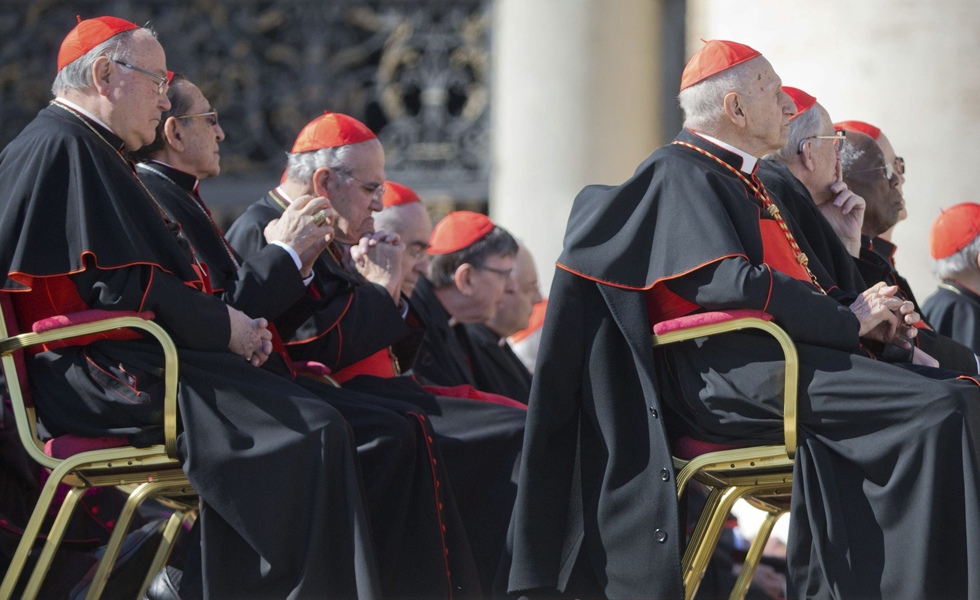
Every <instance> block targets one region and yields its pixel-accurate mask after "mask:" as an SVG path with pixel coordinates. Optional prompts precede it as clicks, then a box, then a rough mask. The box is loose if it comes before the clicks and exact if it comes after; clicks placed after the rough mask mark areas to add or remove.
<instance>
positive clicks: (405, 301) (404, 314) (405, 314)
mask: <svg viewBox="0 0 980 600" xmlns="http://www.w3.org/2000/svg"><path fill="white" fill-rule="evenodd" d="M402 304H404V305H405V307H404V308H403V309H402V321H404V320H405V319H406V318H408V298H405V296H402ZM977 368H978V370H977V372H978V373H980V359H978V360H977Z"/></svg>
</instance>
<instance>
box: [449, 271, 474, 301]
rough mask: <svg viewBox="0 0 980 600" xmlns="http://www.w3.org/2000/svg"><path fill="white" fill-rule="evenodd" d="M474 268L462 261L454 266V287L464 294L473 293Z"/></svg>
mask: <svg viewBox="0 0 980 600" xmlns="http://www.w3.org/2000/svg"><path fill="white" fill-rule="evenodd" d="M474 271H475V269H474V268H473V265H471V264H469V263H463V264H461V265H459V266H458V267H456V273H455V274H454V276H453V280H454V281H455V282H456V289H458V290H459V291H460V293H462V294H463V295H464V296H472V295H473V273H474Z"/></svg>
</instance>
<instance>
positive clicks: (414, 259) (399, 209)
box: [374, 181, 432, 298]
mask: <svg viewBox="0 0 980 600" xmlns="http://www.w3.org/2000/svg"><path fill="white" fill-rule="evenodd" d="M381 200H382V203H383V205H384V210H382V211H381V212H379V213H378V214H377V215H375V217H374V225H375V227H377V228H378V229H379V230H381V231H387V232H390V233H394V234H395V235H397V236H398V237H399V238H401V242H402V244H404V245H405V254H403V255H402V266H401V273H402V282H401V284H402V288H401V289H402V294H404V295H405V296H406V297H408V298H411V297H412V292H414V291H415V284H416V283H418V280H419V277H421V276H425V274H426V273H428V272H429V254H428V253H427V252H426V251H427V250H428V249H429V237H431V236H432V218H431V217H429V211H428V210H426V208H425V205H424V204H423V203H422V201H421V200H419V197H418V194H416V193H415V192H414V191H413V190H412V189H411V188H409V187H408V186H404V185H401V184H400V183H395V182H394V181H389V182H387V183H385V193H384V197H382V199H381Z"/></svg>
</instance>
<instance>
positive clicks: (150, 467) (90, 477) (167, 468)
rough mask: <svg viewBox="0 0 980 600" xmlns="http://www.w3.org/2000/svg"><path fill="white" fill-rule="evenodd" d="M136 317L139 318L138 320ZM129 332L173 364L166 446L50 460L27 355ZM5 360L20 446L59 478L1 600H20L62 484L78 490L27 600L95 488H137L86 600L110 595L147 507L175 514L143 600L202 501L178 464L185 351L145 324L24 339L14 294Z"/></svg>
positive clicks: (124, 322)
mask: <svg viewBox="0 0 980 600" xmlns="http://www.w3.org/2000/svg"><path fill="white" fill-rule="evenodd" d="M129 314H131V315H132V314H133V313H129ZM122 328H128V329H134V330H140V331H142V332H145V333H146V334H148V335H149V336H152V337H153V338H155V339H156V340H157V341H158V342H159V343H160V345H161V346H162V347H163V352H164V357H165V372H164V384H165V388H164V389H165V399H164V439H165V443H164V444H163V445H156V446H150V447H148V448H135V447H133V446H128V445H124V446H122V447H109V448H100V449H94V450H87V451H82V452H79V453H77V454H72V455H70V456H64V457H55V456H52V454H56V453H54V452H51V453H48V452H45V444H44V443H43V442H42V441H41V440H40V438H39V437H38V433H37V420H36V413H35V407H34V403H33V400H32V398H31V394H30V387H29V384H28V382H27V377H26V373H27V371H26V368H25V365H24V356H23V349H24V348H27V347H30V346H36V345H39V344H45V343H49V342H53V341H56V340H64V339H69V338H73V337H80V336H84V335H89V334H93V333H99V332H105V331H111V330H114V329H122ZM0 359H2V365H3V373H4V377H5V378H6V382H7V389H8V390H9V392H10V400H11V403H12V406H13V413H14V419H15V422H16V426H17V431H18V434H19V437H20V441H21V443H22V444H23V446H24V448H25V449H26V451H27V453H28V455H29V456H30V457H31V458H32V459H33V460H34V461H36V462H37V463H39V464H40V465H42V466H43V467H45V468H47V469H50V471H51V476H50V477H49V478H48V480H47V482H46V483H45V485H44V487H43V488H42V490H41V494H40V497H39V499H38V502H37V505H36V506H35V508H34V512H33V513H32V515H31V518H30V521H29V522H28V524H27V527H26V528H25V529H24V534H23V538H22V539H21V541H20V544H19V545H18V546H17V550H16V551H15V553H14V557H13V559H12V560H11V563H10V567H9V568H8V569H7V573H6V574H5V576H4V578H3V583H2V584H0V600H9V599H10V598H11V597H12V595H13V593H14V590H15V588H16V586H17V584H18V581H19V579H20V576H21V573H22V571H23V570H24V566H25V564H26V562H27V558H28V553H29V552H30V550H31V548H32V547H33V546H34V543H35V540H36V538H37V536H38V533H39V532H40V530H41V526H42V525H43V523H44V520H45V516H46V515H47V512H48V509H49V507H50V506H51V502H52V499H53V498H54V495H55V491H56V489H57V488H58V485H59V484H61V483H64V484H67V485H69V486H71V490H70V491H69V492H68V494H67V495H66V497H65V499H64V502H63V503H62V506H61V509H60V510H59V511H58V514H57V516H56V517H55V519H54V522H53V523H52V525H51V528H50V530H49V532H48V537H47V541H46V542H45V544H44V547H43V549H42V550H41V553H40V555H39V557H38V560H37V564H36V566H35V567H34V571H33V572H32V573H31V576H30V579H29V580H28V581H27V584H26V587H25V589H24V592H23V595H22V596H21V598H22V599H23V600H33V599H34V598H35V597H36V596H37V594H38V591H39V590H40V588H41V584H42V583H43V581H44V578H45V576H46V575H47V573H48V570H49V569H50V567H51V562H52V560H53V559H54V555H55V552H56V551H57V549H58V545H59V544H60V543H61V539H62V537H63V535H64V533H65V529H66V528H67V527H68V523H69V521H70V519H71V517H72V513H73V511H74V508H75V505H76V503H77V502H78V500H79V499H80V498H81V497H82V495H83V494H84V493H85V491H86V490H87V489H88V488H90V487H98V486H129V487H133V486H136V487H135V490H134V491H133V492H132V493H131V494H130V496H129V499H128V500H127V501H126V504H125V505H124V507H123V509H122V513H121V514H120V516H119V518H118V519H117V520H116V524H115V526H114V529H113V532H112V535H111V536H110V538H109V543H108V544H107V546H106V549H105V553H104V555H103V557H102V559H101V561H100V563H99V566H98V568H97V570H96V574H95V576H94V578H93V580H92V582H91V583H90V585H89V590H88V594H87V595H86V600H96V599H97V598H99V597H100V595H101V594H102V591H103V590H104V588H105V584H106V581H107V580H108V576H109V574H110V572H111V570H112V567H113V566H114V564H115V561H116V558H117V556H118V554H119V549H120V546H121V545H122V542H123V539H124V538H125V536H126V534H127V533H128V530H129V527H130V525H131V524H132V519H133V516H134V515H135V513H136V510H137V509H138V508H139V506H140V504H141V503H142V502H143V501H144V500H146V499H148V498H157V499H158V500H160V501H161V502H163V503H164V504H166V505H167V506H168V507H170V508H171V509H172V510H174V513H173V515H172V516H171V518H170V520H169V521H168V522H167V524H166V525H165V526H164V527H163V540H162V542H161V544H160V546H159V548H158V550H157V553H156V555H155V556H154V559H153V563H152V565H151V568H150V570H149V572H148V573H147V575H146V577H145V580H144V582H143V587H142V591H141V593H140V597H142V595H143V593H145V591H146V589H147V588H148V587H149V585H150V582H151V581H152V580H153V578H154V577H155V576H156V574H157V572H159V571H160V569H162V568H163V566H164V564H165V563H166V561H167V558H168V557H169V555H170V552H171V551H172V550H173V547H174V543H175V541H176V539H177V534H178V532H179V529H180V526H181V525H182V524H183V523H185V522H187V521H188V520H189V519H191V518H193V516H194V515H195V511H196V509H197V504H198V498H197V494H196V493H195V492H194V489H193V488H192V487H191V485H190V482H189V481H188V480H187V478H186V476H185V475H184V472H183V471H182V470H181V466H180V463H179V462H178V460H177V349H176V347H175V346H174V344H173V342H172V341H171V339H170V336H168V335H167V333H166V331H164V330H163V328H161V327H160V326H159V325H157V324H156V323H154V322H152V321H149V320H146V319H144V318H142V317H140V316H122V317H114V318H107V319H102V320H98V321H93V322H87V323H82V324H77V325H68V326H64V327H57V328H54V329H52V330H49V331H45V332H43V333H23V334H19V335H18V328H17V321H16V319H15V318H14V310H13V303H12V301H11V298H10V294H9V293H0ZM66 437H67V436H66ZM75 439H76V440H80V441H82V442H90V443H88V444H87V445H88V446H90V447H98V446H100V443H99V441H98V440H82V439H80V438H75ZM119 443H120V442H119V441H118V440H116V443H115V446H119ZM102 445H104V444H102ZM124 489H125V488H124Z"/></svg>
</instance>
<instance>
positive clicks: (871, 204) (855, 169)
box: [841, 131, 905, 238]
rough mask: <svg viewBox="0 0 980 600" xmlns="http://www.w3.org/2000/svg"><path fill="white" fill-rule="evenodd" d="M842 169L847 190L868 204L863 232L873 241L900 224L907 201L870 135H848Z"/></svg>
mask: <svg viewBox="0 0 980 600" xmlns="http://www.w3.org/2000/svg"><path fill="white" fill-rule="evenodd" d="M841 169H842V170H843V174H844V182H845V183H846V184H847V187H848V188H850V189H851V190H852V191H853V192H854V193H855V194H857V195H859V196H862V197H863V198H864V200H865V202H866V203H867V208H866V209H865V212H864V225H863V226H862V227H861V233H863V234H864V235H867V236H868V237H872V238H874V237H877V236H879V235H881V234H882V233H884V232H885V231H887V230H889V229H891V228H892V227H893V226H894V225H895V223H897V222H898V216H899V213H900V212H901V210H902V208H904V206H905V202H904V200H902V193H901V192H900V191H899V189H898V178H897V177H896V176H895V174H894V172H892V165H891V164H888V163H886V162H885V156H884V154H883V153H882V151H881V148H880V147H879V146H878V143H877V142H875V140H874V139H873V138H872V137H871V136H869V135H865V134H863V133H860V132H856V131H849V132H847V141H846V142H845V143H844V151H843V152H841ZM889 175H891V177H890V178H889Z"/></svg>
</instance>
